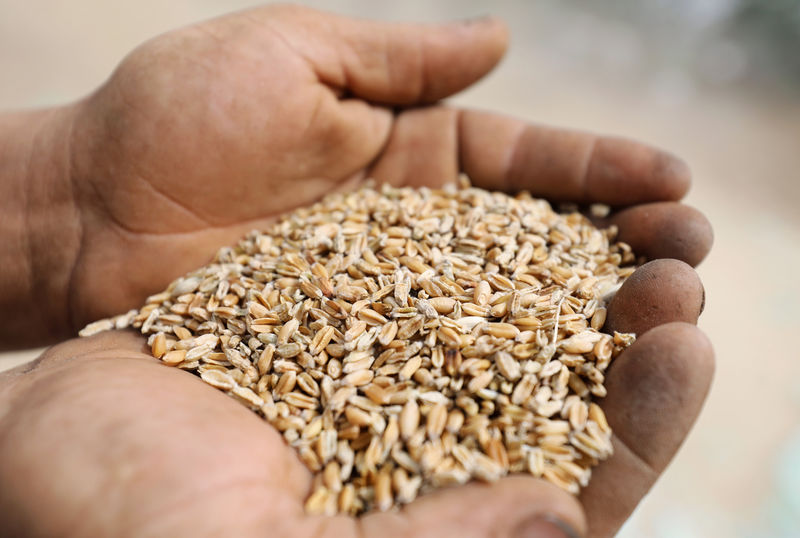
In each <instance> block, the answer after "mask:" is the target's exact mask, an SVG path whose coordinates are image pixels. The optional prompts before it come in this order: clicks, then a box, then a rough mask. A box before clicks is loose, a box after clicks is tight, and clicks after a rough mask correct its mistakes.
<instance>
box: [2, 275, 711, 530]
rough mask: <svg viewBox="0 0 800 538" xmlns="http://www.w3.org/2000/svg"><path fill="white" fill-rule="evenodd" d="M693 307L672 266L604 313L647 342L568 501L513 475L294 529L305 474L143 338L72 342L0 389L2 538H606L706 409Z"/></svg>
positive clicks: (267, 433) (257, 422) (256, 424)
mask: <svg viewBox="0 0 800 538" xmlns="http://www.w3.org/2000/svg"><path fill="white" fill-rule="evenodd" d="M677 290H683V293H676V291H677ZM631 298H633V299H634V300H632V299H631ZM619 306H622V307H623V308H624V310H623V311H619V310H618V309H617V308H618V307H619ZM701 306H702V286H701V285H700V283H699V281H698V280H697V277H696V275H695V274H694V272H693V271H692V269H691V268H690V267H689V266H687V265H686V264H683V263H682V262H678V261H675V260H656V261H654V262H651V263H650V264H647V265H645V266H643V267H642V268H641V269H639V271H638V272H637V273H635V274H634V276H632V277H631V278H630V279H629V280H628V282H627V283H626V284H625V286H624V287H623V288H622V289H621V290H620V292H619V293H618V295H617V297H616V298H615V299H614V301H613V302H612V304H611V305H610V308H609V316H610V317H609V325H610V326H609V327H607V328H608V329H609V330H613V329H619V330H627V329H630V328H632V327H633V326H634V325H635V326H636V328H638V329H639V330H640V331H643V334H642V335H641V337H640V338H639V339H638V340H637V342H636V343H635V344H634V345H633V346H631V347H630V348H629V349H627V350H626V351H625V352H623V353H622V354H621V355H620V356H619V357H618V358H617V359H616V360H615V362H614V363H613V364H612V366H611V368H610V370H609V371H608V377H607V381H606V385H607V388H608V396H607V397H606V398H605V399H603V400H601V401H600V404H601V406H602V407H603V408H604V410H605V412H606V415H607V417H608V420H609V423H610V424H611V426H612V428H613V429H614V440H613V442H614V447H615V453H614V455H613V456H612V457H611V458H610V459H609V460H607V461H605V462H603V463H601V464H600V465H599V466H598V467H597V468H596V469H595V471H594V473H593V477H592V480H591V482H590V483H589V486H588V487H587V488H585V489H584V490H583V491H582V493H581V495H580V496H579V497H578V498H577V499H576V498H575V497H573V496H571V495H569V494H567V493H565V492H563V491H561V490H559V489H558V488H556V487H555V486H552V485H551V484H549V483H547V482H545V481H543V480H540V479H535V478H532V477H529V476H523V475H518V476H512V477H508V478H504V479H501V480H499V481H498V482H496V483H493V484H479V483H472V484H468V485H466V486H461V487H455V488H450V489H444V490H439V491H437V492H434V493H432V494H428V495H423V496H422V497H420V498H418V499H417V500H416V501H414V502H413V503H411V504H409V505H407V506H405V507H404V508H403V509H402V510H400V511H399V512H388V513H373V514H371V515H368V516H365V517H363V518H361V519H355V518H350V517H346V516H337V517H322V516H314V517H311V516H306V515H305V514H304V511H303V505H304V499H305V497H306V496H307V495H308V493H309V488H310V485H311V475H310V473H309V471H308V470H307V469H306V468H305V467H304V466H303V464H302V463H301V462H300V460H299V459H298V457H297V456H296V455H295V453H294V450H293V449H292V448H290V447H289V446H288V445H287V444H286V443H285V442H284V441H283V438H282V437H281V435H280V434H279V433H278V432H277V431H276V430H275V429H274V428H273V427H271V426H270V425H268V424H267V423H266V422H264V421H262V420H261V419H259V418H258V417H257V415H256V414H255V413H253V412H252V411H250V410H249V409H247V408H246V407H244V406H242V405H241V404H239V403H238V402H236V401H234V400H233V399H232V398H230V397H228V396H227V395H225V394H223V393H222V392H219V391H217V390H216V389H214V388H211V387H210V386H208V385H206V384H204V383H203V382H202V381H200V380H199V379H198V378H197V377H195V376H193V375H190V374H188V373H186V372H184V371H181V370H178V369H175V368H170V367H167V366H163V365H162V364H160V363H159V361H157V360H155V359H153V358H152V357H150V356H149V354H148V353H147V350H146V348H145V345H144V339H143V338H142V337H141V336H139V335H136V334H133V333H127V332H112V333H104V334H100V335H97V336H95V337H92V338H87V339H80V340H72V341H69V342H66V343H63V344H61V345H58V346H56V347H54V348H51V349H50V350H49V351H47V352H46V353H45V354H44V355H43V357H41V358H40V359H39V360H38V361H36V362H35V363H32V364H30V365H25V366H22V367H19V368H18V369H17V370H15V371H11V372H7V373H4V374H0V432H1V433H0V485H2V487H1V488H0V513H2V514H4V517H3V518H2V519H0V535H3V536H19V537H26V536H75V537H78V536H80V537H93V536H120V537H125V536H137V537H141V536H165V537H166V536H237V537H241V538H249V537H251V536H252V537H260V536H317V537H331V538H334V537H336V538H340V537H341V538H346V537H348V536H352V537H358V536H383V537H388V538H391V537H403V536H421V537H441V536H446V537H450V536H458V537H461V538H467V537H488V536H493V537H506V536H508V537H517V536H519V537H531V538H535V537H539V538H544V537H548V538H549V537H552V536H565V537H568V538H569V537H570V536H571V535H570V534H557V533H556V531H557V530H558V529H567V528H569V529H572V531H570V532H572V533H573V534H572V535H573V536H584V535H588V536H592V537H608V536H611V535H613V533H614V532H616V530H617V529H618V527H619V526H620V525H621V524H622V523H623V522H624V521H625V519H626V518H627V517H628V515H629V514H630V512H631V511H632V510H633V508H634V507H635V506H636V504H637V503H638V502H639V501H640V500H641V498H642V497H643V496H644V494H645V493H646V492H647V491H648V489H649V488H650V486H651V485H652V484H653V482H654V480H655V479H656V478H657V477H658V475H659V474H660V473H661V472H662V471H663V469H664V467H665V466H666V464H667V463H668V462H669V460H670V459H671V458H672V456H673V454H674V453H675V451H676V450H677V448H678V447H679V446H680V444H681V442H682V441H683V439H684V438H685V436H686V434H687V432H688V430H689V429H690V427H691V425H692V423H693V422H694V420H695V418H696V416H697V414H698V412H699V409H700V407H701V405H702V402H703V400H704V398H705V395H706V392H707V390H708V385H709V382H710V377H711V374H712V370H713V356H712V352H711V348H710V346H709V344H708V341H707V340H706V339H705V337H704V336H703V335H702V334H701V333H700V332H699V331H698V330H697V329H696V328H695V327H694V326H693V325H692V323H693V322H694V321H696V319H697V315H698V314H699V312H700V309H701ZM642 319H645V320H646V321H645V322H642V321H641V320H642ZM587 529H588V530H587Z"/></svg>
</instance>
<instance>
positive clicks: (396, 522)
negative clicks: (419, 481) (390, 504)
mask: <svg viewBox="0 0 800 538" xmlns="http://www.w3.org/2000/svg"><path fill="white" fill-rule="evenodd" d="M361 524H362V528H363V531H364V532H363V535H365V536H391V537H395V536H397V537H400V536H420V537H431V538H432V537H438V536H461V537H465V538H466V537H479V536H480V537H489V536H492V537H495V536H497V537H520V538H522V537H529V536H531V537H532V536H541V537H549V536H553V537H556V536H558V537H563V538H573V537H577V536H582V535H583V534H584V532H585V529H586V526H585V522H584V518H583V513H582V510H581V508H580V505H579V504H578V503H577V501H576V500H575V498H574V497H573V496H571V495H569V494H568V493H566V492H564V491H562V490H560V489H558V488H557V487H556V486H553V485H552V484H549V483H547V482H544V481H543V480H537V479H534V478H529V477H520V476H517V477H509V478H504V479H502V480H499V481H498V482H495V483H493V484H478V483H472V484H468V485H466V486H461V487H457V488H452V489H445V490H439V491H436V492H433V493H430V494H428V495H424V496H422V497H420V498H419V499H417V500H416V501H414V502H413V503H411V504H409V505H407V506H406V507H405V508H404V509H403V510H402V511H401V512H400V513H396V514H389V513H386V514H375V515H372V516H367V517H365V518H363V520H362V523H361ZM546 530H549V532H550V534H546V533H545V531H546ZM537 531H538V533H537ZM559 532H560V534H559Z"/></svg>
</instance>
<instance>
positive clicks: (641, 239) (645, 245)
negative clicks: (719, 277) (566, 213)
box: [605, 202, 714, 266]
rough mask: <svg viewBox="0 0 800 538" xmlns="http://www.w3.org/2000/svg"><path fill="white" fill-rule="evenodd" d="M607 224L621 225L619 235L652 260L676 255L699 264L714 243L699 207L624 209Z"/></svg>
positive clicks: (669, 204) (667, 204) (674, 205)
mask: <svg viewBox="0 0 800 538" xmlns="http://www.w3.org/2000/svg"><path fill="white" fill-rule="evenodd" d="M605 224H606V225H608V224H615V225H616V226H617V227H618V228H619V236H618V237H617V238H618V239H619V240H620V241H623V242H625V243H628V244H629V245H630V246H631V248H633V251H634V252H635V253H636V254H637V255H644V256H646V257H647V258H649V259H655V258H675V259H677V260H682V261H684V262H686V263H688V264H689V265H692V266H696V265H697V264H699V263H700V262H701V261H703V259H704V258H705V257H706V255H707V254H708V251H709V250H711V244H712V243H713V242H714V232H713V231H712V229H711V224H710V223H709V222H708V219H706V218H705V216H703V214H702V213H700V212H699V211H697V210H696V209H694V208H692V207H689V206H686V205H683V204H679V203H675V202H657V203H652V204H643V205H637V206H633V207H630V208H627V209H623V210H622V211H620V212H618V213H616V214H614V215H612V216H611V217H610V218H609V219H607V221H606V222H605Z"/></svg>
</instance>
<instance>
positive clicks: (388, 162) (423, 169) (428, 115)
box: [370, 106, 459, 187]
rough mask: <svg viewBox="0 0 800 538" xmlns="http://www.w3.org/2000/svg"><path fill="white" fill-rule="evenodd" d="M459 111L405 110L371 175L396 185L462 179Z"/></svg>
mask: <svg viewBox="0 0 800 538" xmlns="http://www.w3.org/2000/svg"><path fill="white" fill-rule="evenodd" d="M458 114H459V112H458V110H457V109H455V108H448V107H442V106H433V107H425V108H415V109H410V110H404V111H403V112H401V113H400V114H398V115H397V117H396V119H395V121H394V125H393V126H392V132H391V135H390V137H389V140H388V142H387V143H386V147H385V148H384V151H383V152H382V154H381V157H380V159H379V160H378V161H377V162H376V163H375V164H374V165H373V168H372V170H371V171H370V176H371V177H374V178H375V179H377V180H379V181H383V182H387V183H391V184H392V185H396V186H401V185H403V186H409V187H421V186H428V187H441V186H442V185H444V184H445V183H452V182H454V181H455V180H456V179H457V178H458V173H459V169H458V134H457V129H456V127H457V125H458Z"/></svg>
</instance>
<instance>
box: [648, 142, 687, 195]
mask: <svg viewBox="0 0 800 538" xmlns="http://www.w3.org/2000/svg"><path fill="white" fill-rule="evenodd" d="M652 178H653V182H654V183H655V185H656V186H658V187H660V189H661V196H660V198H659V199H661V200H674V201H676V200H680V199H681V198H683V197H684V196H686V193H687V192H689V186H690V185H691V182H692V172H691V170H690V169H689V165H688V164H686V162H685V161H684V160H683V159H681V158H680V157H677V156H675V155H673V154H671V153H669V152H666V151H659V152H658V153H657V155H656V158H655V159H654V163H653V172H652Z"/></svg>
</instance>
